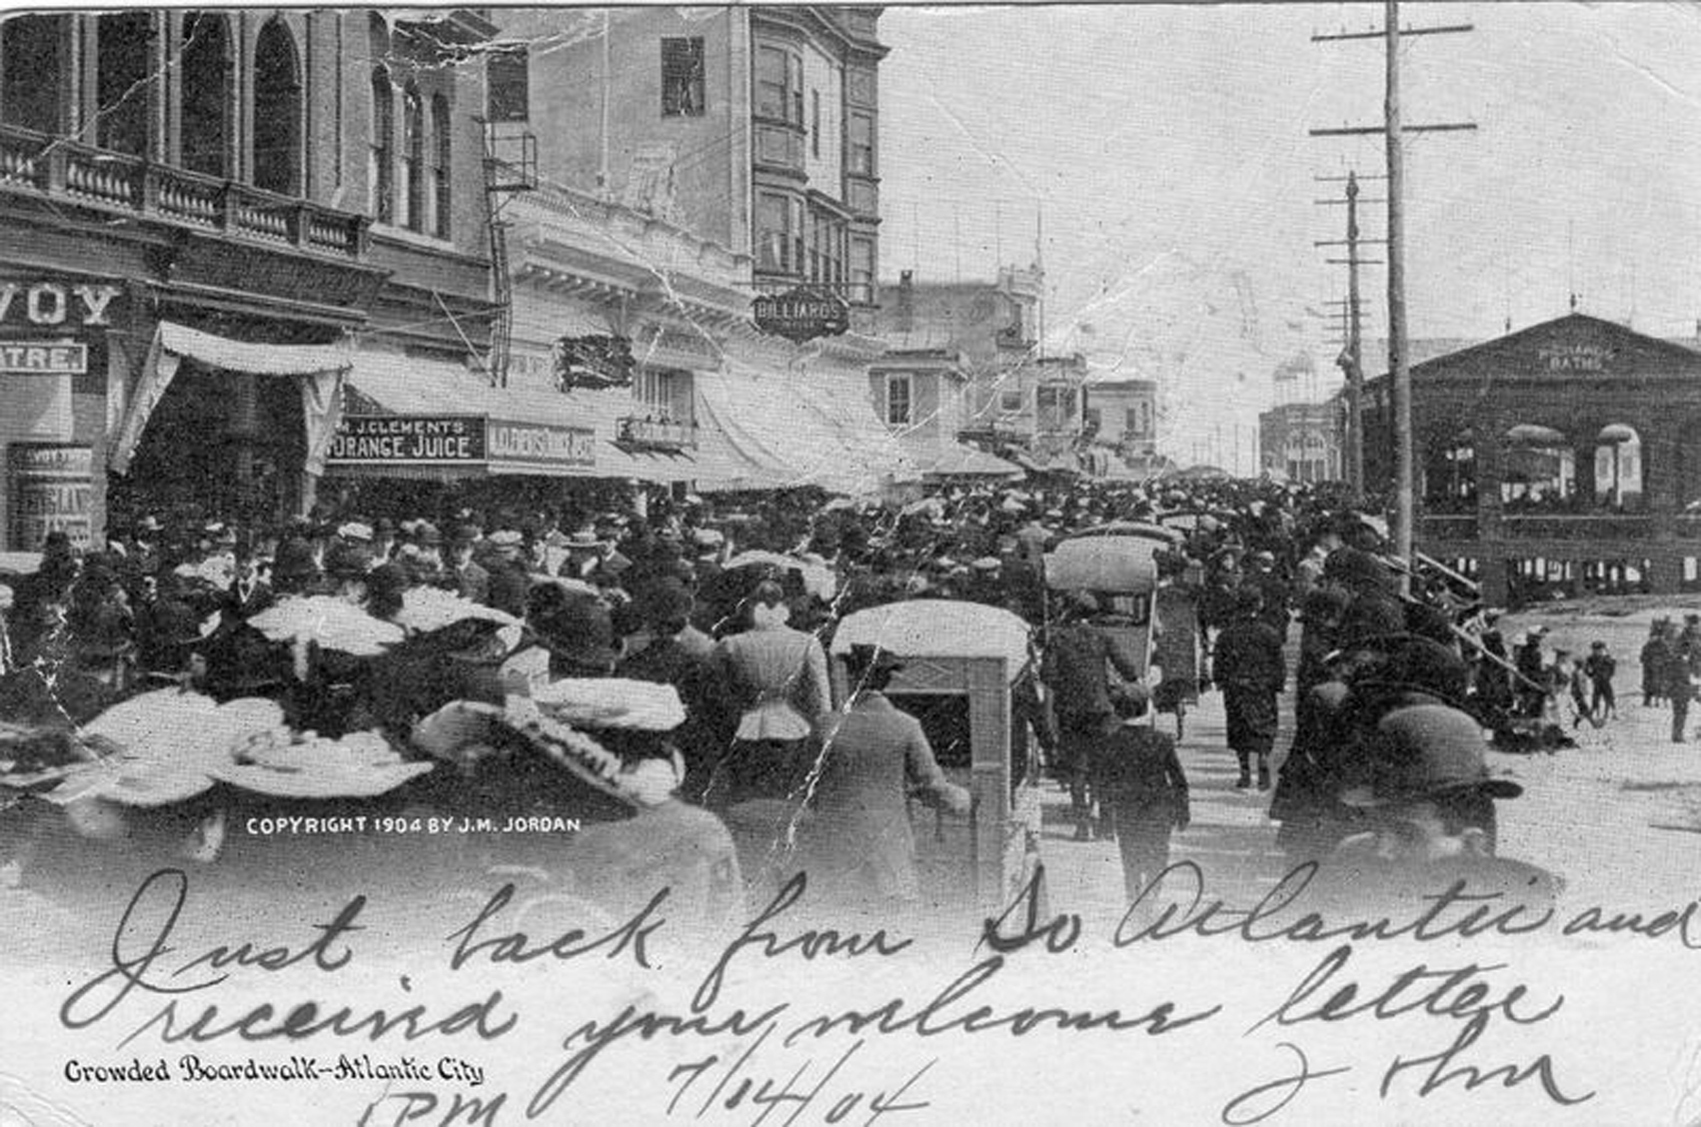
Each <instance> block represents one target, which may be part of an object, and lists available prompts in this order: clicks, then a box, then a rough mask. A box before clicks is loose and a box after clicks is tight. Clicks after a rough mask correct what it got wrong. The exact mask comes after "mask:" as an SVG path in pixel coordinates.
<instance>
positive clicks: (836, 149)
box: [494, 7, 907, 489]
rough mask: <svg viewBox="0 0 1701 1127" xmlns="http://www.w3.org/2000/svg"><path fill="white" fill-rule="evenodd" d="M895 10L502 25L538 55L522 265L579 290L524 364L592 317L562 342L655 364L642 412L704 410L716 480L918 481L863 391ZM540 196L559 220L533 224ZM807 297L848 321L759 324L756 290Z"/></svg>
mask: <svg viewBox="0 0 1701 1127" xmlns="http://www.w3.org/2000/svg"><path fill="white" fill-rule="evenodd" d="M878 14H879V12H878V9H875V8H861V7H833V8H813V7H810V8H801V7H799V8H789V7H788V8H762V7H717V8H649V7H641V8H622V9H611V10H607V11H590V10H583V9H581V10H570V9H535V10H531V9H518V10H514V9H510V10H504V11H503V12H501V13H499V18H500V20H501V22H502V26H503V37H504V41H506V42H511V43H513V44H515V45H516V49H518V48H519V47H520V45H526V47H527V48H529V50H528V51H527V54H528V55H529V58H528V59H527V60H526V64H527V65H526V68H525V69H526V70H528V71H529V75H528V77H527V81H526V84H525V85H524V86H523V90H524V93H523V94H522V95H520V98H521V100H522V101H524V102H526V103H528V106H527V110H526V115H525V116H526V122H525V126H524V128H525V130H526V132H528V133H530V134H531V135H532V136H534V137H535V138H536V141H535V144H536V157H535V160H536V167H537V170H538V181H539V183H540V184H541V185H542V189H541V190H540V191H539V192H538V193H537V199H536V201H533V200H524V201H522V202H521V203H519V204H517V205H516V206H515V209H514V211H513V214H514V215H515V216H524V218H517V219H516V227H515V230H514V234H516V235H518V236H519V238H520V244H521V245H520V247H519V249H518V250H517V251H516V254H515V257H514V261H513V266H512V270H511V275H512V276H513V277H515V278H516V279H522V278H523V277H524V276H525V273H526V272H527V271H534V270H535V271H541V272H542V273H543V275H544V276H556V277H559V278H561V279H564V280H565V281H563V282H561V283H551V284H550V286H551V287H553V294H554V296H553V297H550V298H548V299H547V300H545V299H543V298H542V297H541V296H540V297H539V299H538V300H537V301H533V302H532V308H531V309H530V312H524V311H522V310H520V308H519V307H518V306H516V311H517V321H516V338H515V339H516V346H515V347H516V349H517V352H516V359H518V358H519V357H520V354H521V352H523V351H524V350H525V349H527V348H529V349H531V350H532V351H534V352H535V351H536V349H537V348H538V347H540V346H541V345H542V344H543V343H544V342H545V341H546V340H547V339H549V337H550V334H551V333H552V332H553V330H552V329H546V328H545V325H546V323H547V322H548V321H549V320H550V318H551V317H555V318H556V321H557V322H558V323H559V324H560V325H563V326H568V325H574V324H576V325H577V326H578V328H577V329H571V330H570V329H563V330H562V331H563V332H567V333H570V332H594V333H595V334H596V335H613V336H618V337H620V338H622V339H624V340H625V341H627V342H628V343H629V344H630V345H631V346H632V347H633V349H634V354H635V355H636V356H637V357H638V358H639V359H640V361H641V362H642V363H641V365H640V373H639V377H638V381H637V384H636V387H637V391H636V393H635V394H636V395H637V396H638V397H639V398H640V400H641V401H642V404H644V405H649V406H652V407H653V406H656V405H657V404H659V403H661V402H662V401H663V400H665V401H666V402H667V403H668V404H670V407H669V408H668V411H667V417H668V419H669V420H670V421H678V420H680V419H681V418H682V417H683V416H684V415H685V414H687V413H689V415H690V422H691V423H693V424H695V431H696V434H695V437H696V446H695V452H694V453H693V454H692V455H691V464H690V467H689V468H690V471H691V473H692V474H693V475H694V476H693V477H692V478H691V479H690V480H693V481H695V482H696V483H697V485H698V487H700V488H711V489H712V488H742V487H757V486H770V485H784V484H803V483H808V482H816V483H819V484H825V485H829V486H831V487H835V488H845V489H850V488H867V487H878V486H879V484H880V483H881V482H882V481H884V480H889V479H891V478H893V477H895V476H899V475H901V474H902V473H904V472H907V471H906V470H905V469H904V465H903V460H902V459H901V458H899V457H898V456H897V447H896V445H895V444H894V443H893V442H891V441H890V440H889V437H888V435H887V431H886V429H885V428H884V427H883V426H882V425H881V424H880V422H879V420H878V419H877V418H876V417H875V415H874V411H873V409H872V406H871V404H870V402H869V399H868V394H867V386H868V385H867V379H868V375H867V372H868V365H869V363H870V362H872V361H873V360H874V359H875V358H876V357H878V355H879V353H880V350H881V349H880V345H879V342H878V341H876V340H875V339H874V338H872V337H871V336H869V335H867V330H868V329H870V328H871V327H872V323H873V301H874V300H875V296H876V295H875V291H874V280H875V278H876V277H877V276H878V269H877V268H878V262H879V241H878V231H879V191H878V187H879V179H878V172H879V165H878V161H879V153H878V135H879V134H878V99H877V89H878V88H877V71H878V65H879V62H880V59H881V58H882V57H883V56H884V54H885V50H886V49H885V48H884V47H883V46H882V45H881V44H880V43H879V41H878V39H877V38H876V23H877V20H878ZM503 132H504V130H503V129H502V128H496V129H495V130H494V134H495V138H496V139H495V143H496V144H497V145H498V147H500V144H501V142H502V140H503V136H502V134H503ZM534 203H536V204H538V205H539V206H540V207H541V208H542V211H541V212H537V215H538V216H542V215H543V213H544V212H553V217H544V218H540V219H538V221H537V222H536V223H534V219H533V213H534V212H536V211H537V209H536V208H534V206H533V205H534ZM588 217H597V218H595V221H594V222H591V223H589V224H587V223H586V222H585V220H586V219H587V218H588ZM528 232H529V234H528ZM572 279H576V280H572ZM799 286H809V287H813V288H814V289H815V290H816V291H817V292H819V291H823V290H824V291H830V293H831V295H832V297H833V298H834V299H835V300H844V301H845V302H846V303H847V304H848V307H849V308H848V310H847V314H848V316H847V318H846V319H847V321H848V328H849V331H848V332H844V333H842V334H839V335H830V336H826V337H823V338H820V339H815V340H811V341H809V342H808V343H807V344H805V343H800V342H796V341H793V340H791V339H788V338H785V337H782V336H778V335H770V334H767V333H764V332H761V331H759V330H758V329H757V328H756V327H755V325H754V324H753V323H752V320H751V317H750V315H749V310H750V301H751V299H753V298H754V297H756V296H757V295H758V294H761V293H770V294H771V293H779V292H784V291H789V290H791V289H793V288H796V287H799ZM546 289H547V287H546ZM515 292H516V297H517V299H518V298H519V297H520V296H521V295H522V290H519V289H517V290H516V291H515ZM568 299H571V300H568ZM528 300H529V299H528ZM569 306H571V307H572V308H569ZM574 317H578V321H574V320H573V318H574ZM526 318H530V319H531V321H532V323H533V328H532V329H531V330H530V332H531V333H532V336H533V337H535V338H536V339H533V340H531V341H529V342H527V341H523V340H522V339H521V337H523V336H524V335H525V333H524V331H523V330H522V327H521V326H520V323H519V322H520V321H523V320H525V319H526ZM587 318H588V322H587V320H586V319H587ZM651 400H655V402H654V403H651ZM687 408H688V410H687ZM633 414H634V416H635V417H637V416H640V415H641V416H643V417H648V418H654V417H655V414H656V412H655V411H653V410H647V411H643V412H638V411H636V410H634V412H633ZM639 421H640V422H642V421H643V418H642V417H640V418H639ZM673 468H674V469H680V468H683V463H681V462H678V461H676V462H675V465H674V467H673Z"/></svg>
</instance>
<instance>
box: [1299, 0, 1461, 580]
mask: <svg viewBox="0 0 1701 1127" xmlns="http://www.w3.org/2000/svg"><path fill="white" fill-rule="evenodd" d="M1471 30H1474V28H1473V26H1472V25H1471V24H1448V25H1440V26H1433V27H1408V28H1402V27H1401V26H1400V4H1399V0H1384V5H1383V20H1382V28H1381V30H1380V31H1376V30H1369V31H1363V32H1347V31H1344V30H1343V31H1342V32H1340V33H1339V34H1332V35H1331V34H1314V35H1313V36H1312V37H1311V39H1312V42H1314V43H1326V42H1337V41H1341V40H1374V39H1380V40H1381V41H1382V51H1383V64H1384V75H1383V98H1382V124H1381V125H1379V126H1342V127H1339V128H1322V129H1312V130H1310V134H1311V136H1313V137H1350V136H1363V135H1376V134H1380V135H1381V136H1382V138H1383V147H1384V150H1385V153H1386V157H1387V166H1388V167H1387V197H1386V198H1387V205H1388V222H1387V231H1386V241H1385V247H1386V251H1387V263H1386V264H1387V267H1388V376H1389V383H1390V385H1391V387H1390V391H1391V396H1390V398H1391V406H1392V410H1391V412H1390V415H1391V422H1392V424H1393V435H1392V437H1393V446H1394V552H1395V554H1396V555H1398V556H1399V557H1400V558H1402V559H1407V560H1410V559H1412V558H1413V556H1412V534H1413V531H1414V529H1413V525H1414V524H1415V522H1416V498H1415V495H1414V490H1413V481H1414V478H1415V476H1416V474H1415V466H1414V464H1413V461H1414V459H1413V449H1412V383H1411V368H1410V364H1409V358H1408V356H1407V343H1408V342H1407V339H1406V338H1407V331H1406V274H1405V211H1404V200H1403V198H1402V196H1403V192H1404V188H1405V143H1404V138H1405V135H1406V134H1407V133H1452V132H1465V131H1474V130H1475V129H1476V123H1475V122H1440V123H1434V124H1428V125H1407V124H1405V122H1404V119H1403V116H1402V113H1401V106H1400V40H1401V38H1402V37H1404V36H1422V35H1444V34H1452V33H1457V32H1468V31H1471ZM1349 187H1352V188H1356V182H1353V183H1351V184H1349ZM1348 216H1349V220H1356V218H1357V207H1356V205H1351V206H1349V207H1348ZM1348 237H1349V239H1354V240H1355V242H1356V239H1355V235H1354V233H1353V232H1351V231H1349V235H1348ZM1355 249H1356V248H1355ZM1331 261H1334V260H1331ZM1340 261H1342V262H1345V263H1346V264H1347V265H1349V266H1351V267H1352V268H1353V271H1352V275H1350V277H1356V274H1357V268H1358V266H1360V265H1369V264H1370V263H1368V262H1367V261H1366V260H1362V259H1360V258H1359V257H1358V256H1357V254H1356V253H1349V254H1348V256H1347V257H1346V258H1345V259H1342V260H1340ZM1349 300H1350V299H1349ZM1408 582H1409V580H1408V578H1407V577H1405V576H1402V578H1401V584H1402V587H1404V586H1405V585H1406V584H1407V583H1408Z"/></svg>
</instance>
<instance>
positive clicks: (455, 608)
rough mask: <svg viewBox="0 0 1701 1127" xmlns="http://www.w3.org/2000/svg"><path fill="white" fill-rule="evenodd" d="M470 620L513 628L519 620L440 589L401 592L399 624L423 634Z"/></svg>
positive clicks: (425, 588) (397, 617)
mask: <svg viewBox="0 0 1701 1127" xmlns="http://www.w3.org/2000/svg"><path fill="white" fill-rule="evenodd" d="M467 619H476V620H478V621H481V622H494V623H496V624H497V625H499V626H514V625H517V624H518V623H519V621H520V620H519V619H517V618H515V617H514V616H513V615H511V614H509V613H508V612H507V611H504V610H497V609H496V608H495V607H487V606H485V605H484V604H483V603H475V602H473V601H472V600H471V599H463V598H461V597H460V596H459V595H457V594H455V593H454V592H453V591H445V590H443V589H442V588H440V587H410V588H408V589H407V590H406V591H404V592H402V609H401V610H400V611H398V612H396V615H395V622H396V624H397V625H399V626H401V627H402V628H403V629H406V630H417V631H419V632H420V633H423V634H428V633H430V632H431V631H433V630H441V629H443V628H444V627H447V626H453V625H454V624H455V623H457V622H464V621H466V620H467Z"/></svg>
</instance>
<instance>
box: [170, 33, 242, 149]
mask: <svg viewBox="0 0 1701 1127" xmlns="http://www.w3.org/2000/svg"><path fill="white" fill-rule="evenodd" d="M182 68H183V114H182V137H183V167H184V168H187V169H188V170H189V171H191V172H200V173H204V174H205V175H207V176H217V177H219V178H220V179H224V178H227V177H229V176H230V174H231V160H230V134H231V129H230V121H231V112H230V111H231V81H230V77H231V55H230V28H229V26H228V24H227V23H226V22H225V18H224V17H223V16H220V15H214V14H213V13H211V12H192V13H190V14H189V15H188V16H186V17H185V18H184V20H183V53H182Z"/></svg>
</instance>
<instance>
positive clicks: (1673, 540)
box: [1365, 313, 1701, 603]
mask: <svg viewBox="0 0 1701 1127" xmlns="http://www.w3.org/2000/svg"><path fill="white" fill-rule="evenodd" d="M1411 373H1412V427H1413V436H1414V457H1415V461H1416V464H1417V467H1418V481H1417V482H1416V483H1415V484H1416V493H1417V498H1418V502H1419V522H1418V525H1417V529H1416V536H1415V540H1416V543H1417V546H1418V547H1419V548H1420V549H1421V550H1422V551H1424V552H1425V553H1427V554H1429V555H1431V556H1433V557H1435V558H1437V559H1441V560H1443V561H1444V562H1445V561H1453V564H1454V566H1457V567H1459V568H1460V569H1461V570H1463V571H1465V572H1466V573H1467V574H1470V575H1473V576H1475V577H1477V578H1478V579H1479V581H1480V582H1481V584H1482V587H1483V591H1484V596H1485V598H1487V599H1488V600H1490V601H1491V602H1496V603H1501V602H1505V601H1507V600H1508V599H1512V600H1520V601H1527V600H1533V599H1540V598H1549V597H1555V596H1557V595H1561V594H1581V593H1584V592H1589V591H1597V592H1626V591H1650V592H1654V593H1660V594H1665V593H1670V592H1674V591H1678V590H1682V589H1697V588H1701V581H1698V572H1697V568H1698V566H1701V353H1697V352H1696V351H1695V350H1693V349H1691V348H1688V347H1685V346H1683V345H1679V344H1674V343H1671V342H1668V341H1663V340H1658V339H1655V338H1652V337H1647V336H1644V335H1642V334H1640V333H1636V332H1634V331H1632V330H1630V329H1628V328H1625V327H1624V326H1622V325H1617V324H1614V323H1612V322H1609V321H1603V320H1600V319H1598V318H1594V317H1589V316H1586V315H1584V314H1579V313H1573V314H1570V315H1569V316H1565V317H1561V318H1559V319H1557V320H1553V321H1548V322H1545V323H1543V324H1539V325H1534V326H1531V327H1530V328H1527V329H1523V330H1521V331H1519V332H1516V333H1512V334H1509V335H1507V336H1504V337H1501V338H1499V339H1497V340H1491V341H1488V342H1486V343H1483V344H1480V345H1476V346H1474V347H1471V348H1466V349H1463V350H1461V351H1458V352H1454V353H1451V354H1449V355H1446V356H1442V357H1439V358H1436V359H1433V360H1429V361H1426V362H1424V363H1421V364H1416V365H1413V367H1412V369H1411ZM1390 425H1391V423H1390V414H1389V405H1388V384H1387V378H1386V377H1385V376H1384V377H1380V378H1378V379H1375V380H1371V381H1368V382H1367V385H1366V410H1365V432H1366V438H1367V440H1366V443H1365V474H1366V481H1367V483H1368V485H1369V486H1370V487H1371V488H1373V489H1375V488H1386V487H1387V486H1388V485H1389V483H1390V482H1391V477H1392V473H1393V466H1392V464H1391V453H1392V450H1393V443H1392V438H1391V432H1390V430H1389V427H1390ZM1378 436H1388V440H1387V441H1380V440H1379V438H1378Z"/></svg>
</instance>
